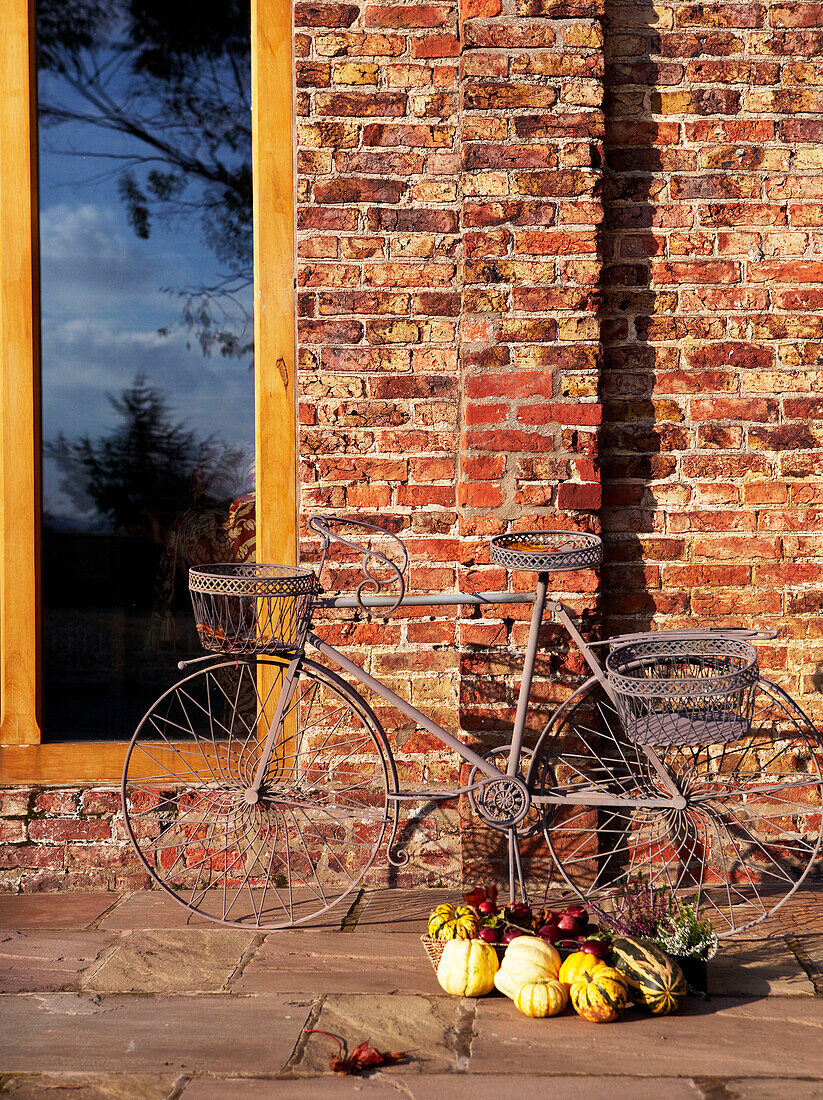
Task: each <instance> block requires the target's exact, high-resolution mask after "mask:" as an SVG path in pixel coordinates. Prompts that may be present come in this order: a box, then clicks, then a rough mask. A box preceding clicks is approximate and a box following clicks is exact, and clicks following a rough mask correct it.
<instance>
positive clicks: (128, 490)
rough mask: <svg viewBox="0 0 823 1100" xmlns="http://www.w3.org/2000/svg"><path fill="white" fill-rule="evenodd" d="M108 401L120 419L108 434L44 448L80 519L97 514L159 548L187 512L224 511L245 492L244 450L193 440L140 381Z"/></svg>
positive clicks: (162, 399) (157, 393)
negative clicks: (81, 515) (82, 515)
mask: <svg viewBox="0 0 823 1100" xmlns="http://www.w3.org/2000/svg"><path fill="white" fill-rule="evenodd" d="M109 402H110V404H111V406H112V408H113V409H114V411H115V412H116V413H117V414H118V417H119V420H120V423H119V424H117V425H116V426H115V427H114V428H113V429H112V431H110V432H108V433H107V434H105V435H101V436H98V437H97V438H96V439H92V438H91V437H90V436H89V435H84V436H81V437H79V438H78V439H74V440H69V439H67V438H66V437H65V436H64V435H63V434H62V432H61V433H60V435H58V436H57V438H56V439H55V440H53V441H50V442H47V443H46V444H45V446H44V449H45V453H46V455H47V456H48V457H49V458H52V459H54V461H55V462H56V464H57V466H58V468H59V470H60V472H61V474H62V478H61V483H60V488H61V490H62V491H63V492H64V493H65V495H66V496H67V497H68V498H69V499H70V500H71V501H72V503H73V504H74V505H75V506H76V507H77V509H78V511H79V512H81V513H88V512H89V511H91V510H96V512H97V514H98V516H99V518H100V519H101V520H104V521H108V524H109V525H110V527H111V529H113V530H119V531H123V532H128V533H130V534H133V535H148V536H149V537H150V538H151V539H152V541H154V542H161V541H164V535H163V532H165V531H167V530H168V529H169V528H170V527H171V526H172V525H173V523H174V522H175V521H176V520H177V518H178V517H179V516H180V514H181V513H182V512H184V511H185V510H187V509H189V508H192V507H197V508H200V509H203V508H204V507H209V506H210V505H212V504H215V503H221V502H225V507H226V509H227V508H228V504H229V503H230V501H231V500H232V499H234V498H235V497H236V496H238V495H239V494H240V493H241V492H243V491H244V486H243V483H244V479H245V476H246V474H247V471H244V470H243V469H242V467H243V465H244V464H245V463H247V461H248V453H247V451H246V449H245V448H243V447H230V446H228V445H227V444H226V443H223V442H221V441H219V440H218V439H217V438H216V437H215V436H210V437H209V438H207V439H200V438H198V436H197V433H196V432H194V431H191V430H189V429H188V428H187V427H186V425H185V423H184V422H183V421H175V419H174V417H173V415H172V413H171V411H170V409H169V407H168V402H167V400H166V398H165V396H164V394H163V393H162V392H161V391H160V390H158V389H155V388H154V387H152V386H150V385H148V384H147V382H146V379H145V377H143V376H142V375H138V377H137V378H136V379H135V382H134V384H133V385H132V386H129V387H128V388H127V389H125V390H123V392H122V393H121V394H120V396H119V397H113V396H111V395H109Z"/></svg>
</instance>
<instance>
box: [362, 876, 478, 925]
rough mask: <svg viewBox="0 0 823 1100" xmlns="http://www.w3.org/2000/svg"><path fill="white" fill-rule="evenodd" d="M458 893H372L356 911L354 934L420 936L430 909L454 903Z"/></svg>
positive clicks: (430, 891) (413, 891) (399, 891)
mask: <svg viewBox="0 0 823 1100" xmlns="http://www.w3.org/2000/svg"><path fill="white" fill-rule="evenodd" d="M459 901H460V890H459V889H457V888H456V887H452V888H451V889H450V890H433V889H432V890H420V889H418V890H372V891H371V892H368V893H366V894H364V896H363V898H362V899H361V900H360V902H359V904H358V905H357V906H356V908H355V913H356V915H357V924H356V925H355V927H354V932H355V934H356V933H361V932H416V933H417V935H418V936H421V935H422V934H423V932H425V930H426V921H427V919H428V916H429V913H431V911H432V909H434V908H436V907H437V906H438V905H442V904H443V903H444V902H451V903H452V904H456V903H457V902H459Z"/></svg>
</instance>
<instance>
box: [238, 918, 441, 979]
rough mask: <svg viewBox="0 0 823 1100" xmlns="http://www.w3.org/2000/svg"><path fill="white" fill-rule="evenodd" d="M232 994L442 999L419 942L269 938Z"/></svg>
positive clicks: (315, 935)
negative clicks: (424, 996)
mask: <svg viewBox="0 0 823 1100" xmlns="http://www.w3.org/2000/svg"><path fill="white" fill-rule="evenodd" d="M230 988H231V991H232V993H259V992H263V991H266V992H269V993H289V992H292V991H301V992H309V993H314V992H317V993H324V992H325V993H393V992H400V993H440V987H439V986H438V984H437V979H436V977H435V974H434V970H433V969H432V966H431V963H430V962H429V960H428V958H427V957H426V955H425V953H424V951H423V946H422V944H421V943H420V937H419V936H416V935H405V936H398V935H386V934H385V933H384V932H379V933H377V932H371V933H369V932H366V933H362V934H361V935H359V936H350V935H346V934H343V935H336V934H334V933H327V932H315V931H313V930H307V931H305V932H302V931H293V932H271V933H269V935H268V936H266V940H265V942H264V944H263V946H262V947H260V948H259V949H258V950H257V951H256V952H255V954H254V956H253V957H252V958H251V960H250V961H249V962H248V964H247V965H246V967H245V969H244V970H243V972H242V973H241V975H240V976H239V978H238V979H237V980H236V981H234V982H232V983H231V986H230Z"/></svg>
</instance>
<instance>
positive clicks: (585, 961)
mask: <svg viewBox="0 0 823 1100" xmlns="http://www.w3.org/2000/svg"><path fill="white" fill-rule="evenodd" d="M606 965H607V964H606V963H605V962H604V961H603V960H602V959H598V957H597V956H596V955H590V954H589V952H588V951H575V952H574V954H573V955H569V956H568V958H566V959H564V960H563V963H562V965H561V967H560V973H559V974H558V978H559V979H560V981H561V982H563V984H564V985H565V986H566V988H567V989H570V988H571V986H572V985H573V983H574V982H577V981H580V979H581V978H582V977H583V975H584V974H594V973H595V972H596V971H597V970H600V969H602V968H603V967H605V966H606Z"/></svg>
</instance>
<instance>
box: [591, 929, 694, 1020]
mask: <svg viewBox="0 0 823 1100" xmlns="http://www.w3.org/2000/svg"><path fill="white" fill-rule="evenodd" d="M610 959H611V961H612V963H613V965H614V966H615V967H616V968H617V969H618V970H620V971H621V972H622V973H623V974H624V975H625V978H626V982H627V984H628V987H629V993H630V994H631V997H632V1000H635V1001H638V1002H639V1003H640V1004H642V1005H645V1007H646V1008H647V1009H648V1010H649V1011H650V1012H652V1013H653V1014H654V1015H655V1016H665V1015H667V1014H668V1013H670V1012H676V1011H677V1009H678V1008H680V1005H681V1004H682V1003H683V999H684V998H685V996H686V980H685V978H684V977H683V971H682V970H681V969H680V967H679V966H678V965H677V963H676V962H675V961H674V960H673V959H670V958H669V956H668V955H667V954H666V953H665V952H664V951H661V950H660V948H659V947H656V946H655V945H654V944H653V943H649V942H648V941H647V940H636V939H631V938H630V937H628V936H624V937H619V938H618V939H615V940H612V945H611V953H610Z"/></svg>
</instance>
